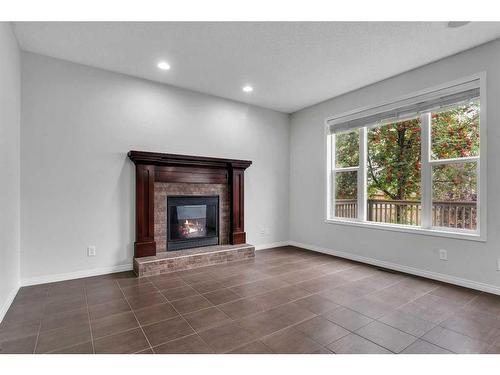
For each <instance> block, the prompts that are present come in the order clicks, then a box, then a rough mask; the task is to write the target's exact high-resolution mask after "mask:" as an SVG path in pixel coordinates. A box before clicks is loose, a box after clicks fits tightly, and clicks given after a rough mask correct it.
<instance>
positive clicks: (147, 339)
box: [117, 281, 166, 353]
mask: <svg viewBox="0 0 500 375" xmlns="http://www.w3.org/2000/svg"><path fill="white" fill-rule="evenodd" d="M117 283H118V288H119V289H120V291H121V292H122V295H123V298H124V299H125V302H127V304H128V306H129V307H130V311H132V314H134V318H135V320H136V322H137V324H138V325H139V328H140V329H141V332H142V334H143V335H144V337H145V338H146V342H147V343H148V345H149V349H151V351H152V352H153V353H154V350H153V346H152V345H151V343H150V342H149V338H148V336H146V332H144V329H143V328H142V325H141V323H140V322H139V319H137V315H136V314H135V311H134V309H133V308H132V305H131V304H130V302H129V301H128V299H127V297H126V296H125V293H123V289H122V286H121V285H120V283H119V282H118V281H117ZM153 285H154V284H153ZM155 288H156V286H155ZM160 295H161V296H162V297H163V298H164V299H165V300H166V298H165V296H164V295H163V294H161V293H160ZM132 329H137V327H135V328H132ZM132 329H131V330H132ZM123 332H125V331H123ZM117 334H118V333H117Z"/></svg>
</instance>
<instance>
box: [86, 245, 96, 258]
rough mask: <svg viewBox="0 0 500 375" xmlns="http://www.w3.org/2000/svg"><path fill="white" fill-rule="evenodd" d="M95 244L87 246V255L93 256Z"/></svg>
mask: <svg viewBox="0 0 500 375" xmlns="http://www.w3.org/2000/svg"><path fill="white" fill-rule="evenodd" d="M95 250H96V249H95V246H89V247H87V256H89V257H95Z"/></svg>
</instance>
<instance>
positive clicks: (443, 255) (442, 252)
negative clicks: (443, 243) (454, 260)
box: [439, 249, 448, 260]
mask: <svg viewBox="0 0 500 375" xmlns="http://www.w3.org/2000/svg"><path fill="white" fill-rule="evenodd" d="M439 259H441V260H448V252H447V251H446V250H445V249H439Z"/></svg>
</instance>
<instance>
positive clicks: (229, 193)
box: [128, 151, 255, 277]
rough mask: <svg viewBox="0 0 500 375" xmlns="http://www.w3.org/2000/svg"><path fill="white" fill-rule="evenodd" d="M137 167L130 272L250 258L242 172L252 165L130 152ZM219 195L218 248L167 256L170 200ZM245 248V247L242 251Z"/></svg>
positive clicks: (154, 271)
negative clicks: (168, 206)
mask: <svg viewBox="0 0 500 375" xmlns="http://www.w3.org/2000/svg"><path fill="white" fill-rule="evenodd" d="M128 157H129V158H130V160H132V161H133V162H134V164H135V167H136V241H135V244H134V248H135V251H134V253H135V256H134V271H135V273H136V275H138V276H140V277H143V276H152V275H159V274H162V273H167V272H173V271H180V270H187V269H193V268H196V267H202V266H208V265H212V264H218V263H225V262H228V261H232V260H243V259H248V258H251V257H253V256H254V251H255V248H254V247H253V246H252V245H248V244H246V234H245V231H244V171H245V169H246V168H248V167H249V166H250V165H251V164H252V162H251V161H247V160H235V159H220V158H210V157H201V156H187V155H174V154H161V153H152V152H145V151H130V152H129V153H128ZM207 195H210V196H218V198H219V213H218V215H219V233H218V236H219V243H218V245H217V246H206V247H203V248H194V249H184V250H177V251H169V250H170V249H169V248H168V241H167V233H168V232H167V229H168V228H167V207H166V200H167V197H169V196H207ZM242 245H243V246H242Z"/></svg>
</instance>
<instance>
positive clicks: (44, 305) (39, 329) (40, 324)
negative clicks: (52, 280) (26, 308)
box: [33, 287, 50, 354]
mask: <svg viewBox="0 0 500 375" xmlns="http://www.w3.org/2000/svg"><path fill="white" fill-rule="evenodd" d="M49 288H50V287H47V291H46V292H45V293H46V294H45V300H44V303H43V309H42V314H41V316H40V323H38V331H37V333H36V340H35V346H34V347H33V354H36V349H37V346H38V338H39V337H40V331H41V330H42V321H43V317H44V315H45V308H46V306H47V298H48V297H49Z"/></svg>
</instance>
